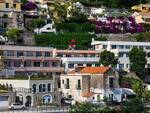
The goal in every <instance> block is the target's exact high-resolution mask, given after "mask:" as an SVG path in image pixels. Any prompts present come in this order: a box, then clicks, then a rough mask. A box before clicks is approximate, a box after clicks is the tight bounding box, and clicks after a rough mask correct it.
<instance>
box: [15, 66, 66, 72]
mask: <svg viewBox="0 0 150 113" xmlns="http://www.w3.org/2000/svg"><path fill="white" fill-rule="evenodd" d="M13 69H14V70H15V71H17V72H64V68H63V67H14V68H13Z"/></svg>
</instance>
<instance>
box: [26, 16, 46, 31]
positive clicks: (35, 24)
mask: <svg viewBox="0 0 150 113" xmlns="http://www.w3.org/2000/svg"><path fill="white" fill-rule="evenodd" d="M44 25H45V20H44V19H42V18H38V19H33V20H32V21H31V22H29V23H27V25H26V28H27V30H29V31H33V30H34V29H36V28H41V27H43V26H44Z"/></svg>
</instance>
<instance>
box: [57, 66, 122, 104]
mask: <svg viewBox="0 0 150 113" xmlns="http://www.w3.org/2000/svg"><path fill="white" fill-rule="evenodd" d="M85 68H86V67H85ZM101 68H104V69H105V67H90V68H88V67H87V70H91V71H89V72H86V71H87V70H86V71H85V69H84V68H83V69H81V70H80V71H79V72H78V71H77V72H76V71H74V72H73V73H72V72H70V73H68V74H67V75H62V76H60V78H61V91H62V94H63V96H64V97H68V98H70V97H71V98H73V99H74V100H75V101H78V102H83V101H91V100H92V99H93V98H94V99H95V100H96V101H97V100H98V99H103V97H104V96H105V95H106V92H107V91H108V90H110V89H112V88H118V87H119V85H118V73H117V72H116V71H114V70H113V69H112V68H107V69H106V70H105V71H104V72H102V70H101ZM77 70H78V69H77ZM82 70H84V71H82ZM94 70H96V71H97V70H99V71H97V72H96V73H95V72H94ZM78 86H80V88H78ZM95 96H96V97H95Z"/></svg>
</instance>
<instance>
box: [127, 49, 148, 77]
mask: <svg viewBox="0 0 150 113" xmlns="http://www.w3.org/2000/svg"><path fill="white" fill-rule="evenodd" d="M129 60H130V70H131V71H134V72H135V73H136V74H137V75H138V76H139V77H140V78H144V75H145V72H146V71H145V65H146V63H147V59H146V52H145V51H143V49H141V48H137V47H133V48H132V50H131V51H130V52H129Z"/></svg>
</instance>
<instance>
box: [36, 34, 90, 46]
mask: <svg viewBox="0 0 150 113" xmlns="http://www.w3.org/2000/svg"><path fill="white" fill-rule="evenodd" d="M34 37H35V45H38V46H52V47H55V48H58V49H67V48H68V46H69V44H70V40H72V39H74V40H76V41H77V46H76V49H88V48H89V45H90V43H91V40H92V36H91V35H89V34H88V33H66V34H62V33H59V34H39V35H38V34H35V36H34Z"/></svg>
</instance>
